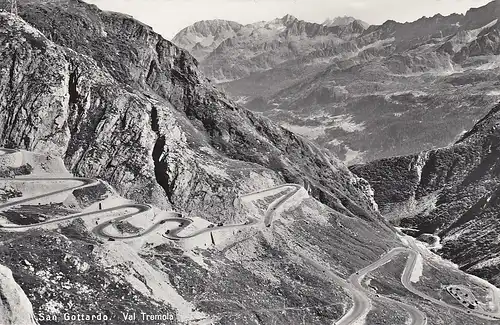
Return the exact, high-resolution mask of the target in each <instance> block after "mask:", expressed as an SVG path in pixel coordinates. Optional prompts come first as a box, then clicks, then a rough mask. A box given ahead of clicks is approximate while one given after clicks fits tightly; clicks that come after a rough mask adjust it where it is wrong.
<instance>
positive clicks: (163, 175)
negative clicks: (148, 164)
mask: <svg viewBox="0 0 500 325" xmlns="http://www.w3.org/2000/svg"><path fill="white" fill-rule="evenodd" d="M164 146H165V136H163V135H162V136H160V137H159V138H158V139H157V140H156V143H155V146H154V148H153V161H154V165H155V178H156V182H157V183H158V184H160V186H161V187H162V188H163V189H164V190H165V194H166V195H167V198H168V201H169V202H170V204H172V205H174V202H173V201H172V196H173V194H174V191H173V189H174V187H175V179H176V178H177V175H176V176H175V178H174V179H173V180H170V179H169V176H168V173H167V168H168V165H167V163H165V162H162V161H161V159H160V158H161V156H162V153H163V148H164Z"/></svg>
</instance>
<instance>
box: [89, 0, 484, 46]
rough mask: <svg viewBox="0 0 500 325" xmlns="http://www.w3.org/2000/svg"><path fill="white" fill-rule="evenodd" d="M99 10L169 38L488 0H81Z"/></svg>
mask: <svg viewBox="0 0 500 325" xmlns="http://www.w3.org/2000/svg"><path fill="white" fill-rule="evenodd" d="M85 1H87V2H89V3H93V4H96V5H97V6H99V7H100V8H101V9H105V10H113V11H119V12H123V13H127V14H129V15H132V16H134V17H135V18H137V19H138V20H141V21H143V22H145V23H146V24H148V25H150V26H152V27H153V28H154V29H155V30H156V31H157V32H159V33H160V34H162V35H163V36H164V37H165V38H167V39H171V38H173V36H174V35H175V34H176V33H177V32H178V31H180V30H181V29H182V28H184V27H186V26H188V25H191V24H193V23H194V22H196V21H199V20H207V19H227V20H234V21H237V22H240V23H245V24H246V23H253V22H256V21H261V20H271V19H274V18H277V17H283V16H284V15H286V14H292V15H294V16H295V17H297V18H299V19H302V20H306V21H312V22H323V21H324V20H325V19H326V18H328V17H332V18H333V17H336V16H344V15H348V16H353V17H356V18H358V19H362V20H364V21H366V22H367V23H370V24H381V23H383V22H384V21H386V20H388V19H393V20H396V21H400V22H405V21H413V20H416V19H418V18H420V17H422V16H427V17H429V16H433V15H434V14H436V13H441V14H443V15H447V14H450V13H453V12H456V13H464V12H465V11H467V9H469V8H471V7H480V6H482V5H485V4H487V3H488V2H490V1H491V0H85Z"/></svg>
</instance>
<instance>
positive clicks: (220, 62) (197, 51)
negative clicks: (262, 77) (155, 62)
mask: <svg viewBox="0 0 500 325" xmlns="http://www.w3.org/2000/svg"><path fill="white" fill-rule="evenodd" d="M365 29H366V27H365V24H364V23H363V22H361V21H358V20H352V21H350V20H349V21H346V23H345V24H341V23H340V22H338V24H335V25H325V24H318V23H311V22H306V21H303V20H300V19H298V18H296V17H294V16H292V15H285V16H283V17H282V18H276V19H273V20H270V21H260V22H256V23H253V24H247V25H242V24H239V23H236V22H232V21H225V20H210V21H201V22H197V23H195V24H193V25H191V26H189V27H186V28H184V29H183V30H182V31H180V32H179V33H178V34H177V35H176V36H175V37H174V38H173V40H172V41H173V42H174V43H175V44H177V45H179V46H180V47H183V48H185V49H187V50H189V51H190V52H191V54H193V56H194V57H195V58H197V59H198V60H199V61H200V62H201V63H202V67H203V70H204V72H205V73H206V74H207V75H208V76H209V77H212V78H213V79H215V80H216V81H219V82H221V81H228V80H235V79H239V78H242V77H245V76H248V75H250V74H251V73H254V72H256V71H265V70H268V69H271V68H274V67H276V66H277V65H279V64H281V63H283V62H286V61H289V60H294V59H299V58H302V57H304V56H307V55H309V54H310V53H313V52H314V51H315V50H316V49H318V48H323V47H326V46H329V45H330V44H338V43H341V42H343V41H344V40H349V39H352V38H354V37H356V36H357V35H360V34H361V33H362V32H363V31H364V30H365Z"/></svg>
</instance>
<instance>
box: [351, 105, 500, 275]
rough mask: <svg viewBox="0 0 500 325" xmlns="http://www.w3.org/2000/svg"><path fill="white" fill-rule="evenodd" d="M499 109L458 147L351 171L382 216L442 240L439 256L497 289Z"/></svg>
mask: <svg viewBox="0 0 500 325" xmlns="http://www.w3.org/2000/svg"><path fill="white" fill-rule="evenodd" d="M499 111H500V105H497V106H496V107H495V108H493V109H492V110H491V111H490V112H489V113H488V114H487V115H486V116H485V117H484V118H482V119H481V120H480V121H479V122H478V123H477V124H476V125H475V126H474V127H473V128H472V129H471V130H470V131H469V132H467V133H465V134H464V135H463V136H462V137H461V138H460V139H459V140H458V141H457V142H456V143H455V144H454V145H452V146H450V147H447V148H443V149H437V150H432V151H426V152H422V153H420V154H418V155H411V156H404V157H396V158H389V159H384V160H380V161H375V162H372V163H370V164H368V165H359V166H352V167H351V170H352V171H354V172H355V173H356V174H358V175H359V176H362V177H363V178H365V179H367V180H368V181H369V182H370V184H371V185H372V186H373V187H374V189H375V200H376V201H377V203H378V204H379V207H380V209H381V211H382V212H383V213H384V214H385V215H386V216H388V217H389V218H390V219H392V220H394V222H395V223H397V224H399V225H401V226H402V227H407V228H415V229H418V233H416V234H415V235H417V236H418V235H420V234H421V233H431V234H435V235H438V236H439V237H440V238H441V244H442V245H443V247H442V248H441V249H440V251H439V252H440V253H441V254H442V255H443V256H445V257H447V258H450V259H451V260H452V261H454V262H455V263H457V264H458V265H459V266H460V267H461V268H462V269H463V270H465V271H467V272H472V273H473V274H477V275H479V276H481V277H483V278H486V279H488V280H490V281H492V282H493V283H496V284H498V283H499V281H500V279H499V278H498V270H499V267H500V266H499V265H500V264H499V263H498V261H499V260H500V259H499V254H500V251H499V249H498V231H499V227H500V225H499V222H498V208H499V207H498V203H499V200H498V198H499V196H498V193H499V190H500V188H499V184H500V181H499V178H498V176H499V171H500V169H499V168H500V167H499V166H498V162H499V155H500V152H499V148H500V147H499V144H500V140H499V136H500V133H499V125H500V114H499Z"/></svg>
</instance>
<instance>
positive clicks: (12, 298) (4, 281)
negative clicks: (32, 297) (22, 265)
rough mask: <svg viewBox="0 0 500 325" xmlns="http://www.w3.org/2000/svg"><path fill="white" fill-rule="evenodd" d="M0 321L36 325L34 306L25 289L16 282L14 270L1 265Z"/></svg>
mask: <svg viewBox="0 0 500 325" xmlns="http://www.w3.org/2000/svg"><path fill="white" fill-rule="evenodd" d="M0 292H1V293H2V300H1V301H0V312H1V313H0V321H1V322H2V324H5V325H35V324H37V322H36V321H35V316H34V314H33V307H32V306H31V303H30V301H29V300H28V297H26V294H25V293H24V292H23V289H21V287H20V286H19V285H18V284H17V283H16V281H15V280H14V278H13V276H12V271H11V270H10V269H9V268H7V267H5V266H3V265H0Z"/></svg>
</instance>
